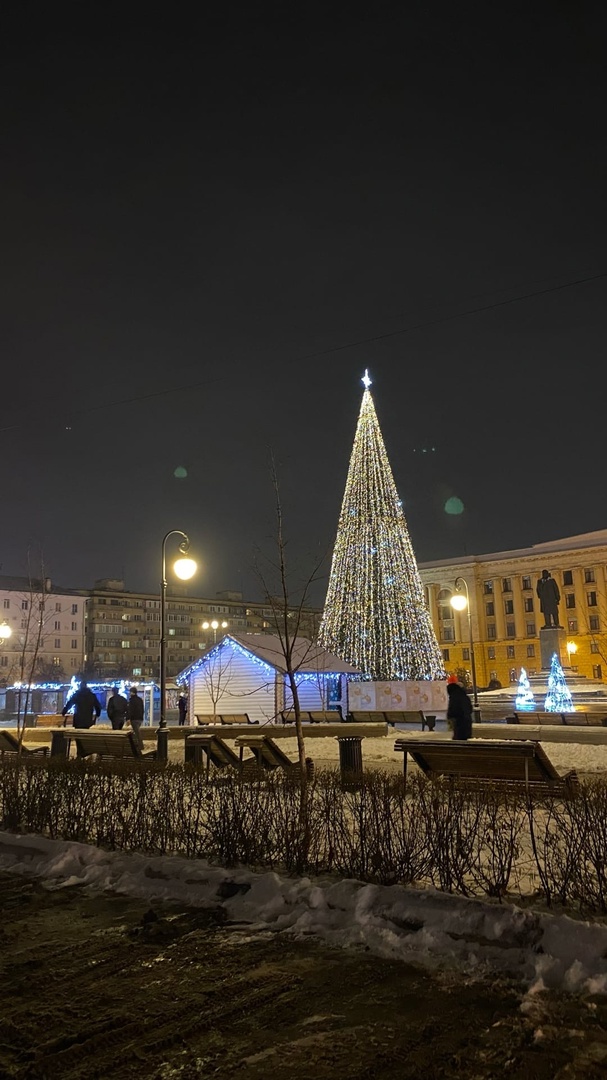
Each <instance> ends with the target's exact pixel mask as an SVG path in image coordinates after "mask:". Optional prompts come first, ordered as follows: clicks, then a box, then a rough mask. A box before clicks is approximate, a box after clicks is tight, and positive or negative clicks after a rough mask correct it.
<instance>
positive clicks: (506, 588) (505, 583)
mask: <svg viewBox="0 0 607 1080" xmlns="http://www.w3.org/2000/svg"><path fill="white" fill-rule="evenodd" d="M502 592H512V578H509V577H505V578H502Z"/></svg>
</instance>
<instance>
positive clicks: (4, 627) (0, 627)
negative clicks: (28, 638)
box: [0, 622, 13, 641]
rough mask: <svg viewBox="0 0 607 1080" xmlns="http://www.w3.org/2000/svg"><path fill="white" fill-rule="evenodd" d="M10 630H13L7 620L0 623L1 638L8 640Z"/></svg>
mask: <svg viewBox="0 0 607 1080" xmlns="http://www.w3.org/2000/svg"><path fill="white" fill-rule="evenodd" d="M12 632H13V631H12V630H11V628H10V626H9V625H8V623H7V622H3V623H0V638H3V639H4V641H8V639H9V637H10V636H11V634H12Z"/></svg>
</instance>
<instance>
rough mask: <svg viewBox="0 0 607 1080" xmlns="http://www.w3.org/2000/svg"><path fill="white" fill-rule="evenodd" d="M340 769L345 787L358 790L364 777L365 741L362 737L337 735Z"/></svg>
mask: <svg viewBox="0 0 607 1080" xmlns="http://www.w3.org/2000/svg"><path fill="white" fill-rule="evenodd" d="M336 738H337V741H338V743H339V768H340V772H341V781H342V784H343V786H344V787H348V788H350V789H352V788H358V787H360V785H361V783H362V776H363V740H362V736H361V735H337V736H336Z"/></svg>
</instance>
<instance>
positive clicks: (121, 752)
mask: <svg viewBox="0 0 607 1080" xmlns="http://www.w3.org/2000/svg"><path fill="white" fill-rule="evenodd" d="M72 741H73V742H74V743H75V744H76V753H77V755H78V757H79V758H84V757H90V756H91V754H97V755H98V756H99V757H102V758H104V757H105V758H108V757H109V758H121V759H123V760H127V761H155V760H160V758H159V757H158V754H157V751H156V750H150V751H148V752H147V753H144V752H143V751H142V750H141V748H140V746H139V743H138V741H137V736H136V735H135V734H134V732H132V731H92V730H91V729H90V728H67V729H66V728H59V729H57V728H55V730H54V731H53V732H52V741H51V757H65V758H67V757H69V753H70V744H71V742H72ZM165 760H166V759H165Z"/></svg>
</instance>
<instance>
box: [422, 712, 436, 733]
mask: <svg viewBox="0 0 607 1080" xmlns="http://www.w3.org/2000/svg"><path fill="white" fill-rule="evenodd" d="M435 726H436V717H435V716H429V715H428V714H427V713H424V722H423V724H422V731H424V728H426V727H427V728H428V731H434V728H435Z"/></svg>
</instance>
